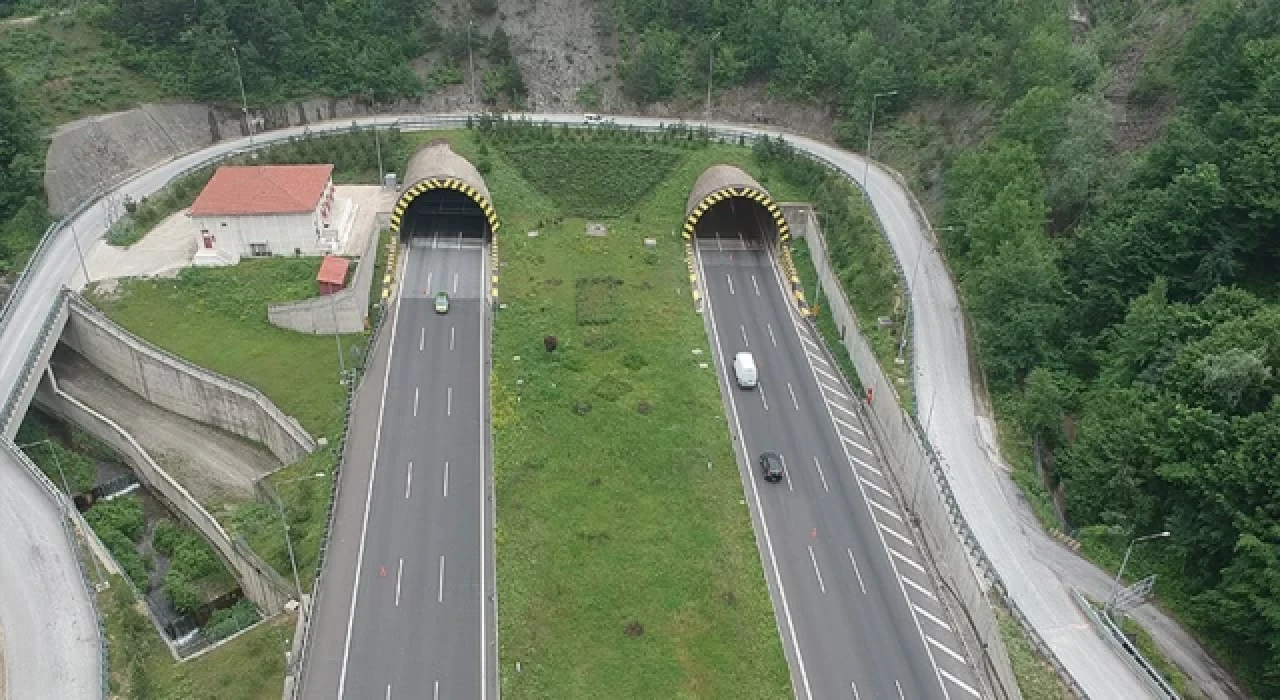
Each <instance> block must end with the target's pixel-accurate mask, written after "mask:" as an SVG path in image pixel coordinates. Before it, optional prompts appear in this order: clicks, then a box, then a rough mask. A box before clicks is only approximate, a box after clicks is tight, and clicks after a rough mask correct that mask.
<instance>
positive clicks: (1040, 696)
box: [992, 605, 1072, 700]
mask: <svg viewBox="0 0 1280 700" xmlns="http://www.w3.org/2000/svg"><path fill="white" fill-rule="evenodd" d="M992 610H993V611H995V613H996V618H997V621H998V624H999V625H1000V636H1002V637H1003V638H1004V646H1005V648H1006V649H1008V650H1009V661H1010V662H1012V664H1013V675H1014V676H1016V677H1017V679H1018V689H1019V690H1021V691H1022V697H1023V700H1071V698H1072V695H1071V692H1070V691H1069V690H1067V687H1066V686H1065V685H1064V684H1063V683H1062V681H1061V680H1060V679H1059V678H1058V675H1057V674H1056V673H1054V671H1053V667H1052V666H1050V665H1049V664H1048V663H1047V662H1045V660H1044V659H1042V658H1040V655H1039V654H1038V653H1037V652H1036V650H1035V649H1034V648H1033V647H1032V646H1031V642H1030V641H1028V640H1027V637H1026V633H1025V632H1023V630H1022V628H1021V627H1020V626H1019V625H1018V622H1017V621H1016V620H1014V619H1013V617H1012V616H1011V615H1010V614H1009V613H1008V612H1007V611H1005V610H1004V609H1002V608H1001V607H1000V606H998V605H994V606H992Z"/></svg>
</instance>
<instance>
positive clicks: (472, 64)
mask: <svg viewBox="0 0 1280 700" xmlns="http://www.w3.org/2000/svg"><path fill="white" fill-rule="evenodd" d="M474 24H475V22H474V21H473V20H467V65H468V66H469V67H470V70H471V109H472V110H474V109H475V108H476V60H475V57H474V56H472V54H471V27H472V25H474Z"/></svg>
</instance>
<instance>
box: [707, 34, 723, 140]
mask: <svg viewBox="0 0 1280 700" xmlns="http://www.w3.org/2000/svg"><path fill="white" fill-rule="evenodd" d="M719 39H720V30H719V29H717V30H716V33H715V34H712V35H711V44H710V52H709V53H710V57H709V58H708V60H707V116H706V119H705V121H706V122H707V125H708V126H710V125H711V82H712V80H713V79H714V77H715V69H716V41H718V40H719Z"/></svg>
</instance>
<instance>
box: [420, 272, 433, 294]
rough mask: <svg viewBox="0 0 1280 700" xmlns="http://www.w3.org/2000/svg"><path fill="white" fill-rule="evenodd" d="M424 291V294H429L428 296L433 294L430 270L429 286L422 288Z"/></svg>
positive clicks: (428, 274)
mask: <svg viewBox="0 0 1280 700" xmlns="http://www.w3.org/2000/svg"><path fill="white" fill-rule="evenodd" d="M422 292H423V293H424V294H427V295H428V296H429V295H430V294H431V273H430V272H428V273H427V288H426V289H424V290H422Z"/></svg>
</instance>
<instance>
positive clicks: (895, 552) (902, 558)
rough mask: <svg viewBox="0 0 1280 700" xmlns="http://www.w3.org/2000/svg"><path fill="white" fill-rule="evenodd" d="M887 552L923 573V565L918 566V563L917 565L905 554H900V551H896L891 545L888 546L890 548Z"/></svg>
mask: <svg viewBox="0 0 1280 700" xmlns="http://www.w3.org/2000/svg"><path fill="white" fill-rule="evenodd" d="M889 553H890V554H892V555H893V556H895V557H897V558H898V561H902V562H906V563H907V564H908V565H910V566H912V567H914V568H915V570H916V571H919V572H920V573H922V574H923V573H925V570H924V567H923V566H920V565H919V564H917V563H915V561H913V560H912V559H911V558H910V557H908V556H907V555H905V554H901V553H900V552H898V550H896V549H893V548H892V547H890V548H889Z"/></svg>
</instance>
